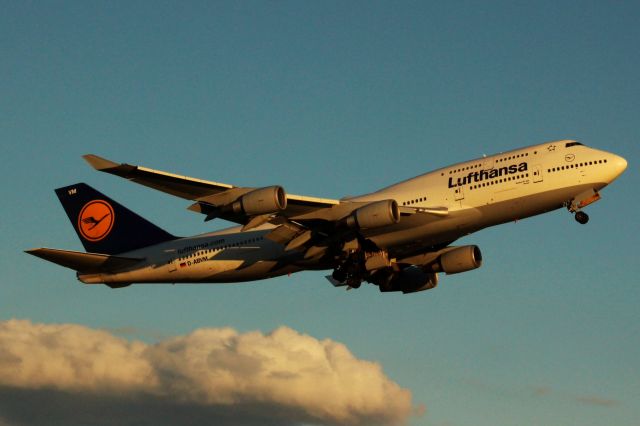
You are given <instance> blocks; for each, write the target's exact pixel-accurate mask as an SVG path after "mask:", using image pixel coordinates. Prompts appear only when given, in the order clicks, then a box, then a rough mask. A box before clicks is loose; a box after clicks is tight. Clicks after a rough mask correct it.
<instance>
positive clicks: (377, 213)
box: [343, 200, 400, 229]
mask: <svg viewBox="0 0 640 426" xmlns="http://www.w3.org/2000/svg"><path fill="white" fill-rule="evenodd" d="M399 221H400V209H399V208H398V203H397V202H396V201H395V200H382V201H375V202H373V203H370V204H367V205H366V206H363V207H360V208H358V209H356V210H355V211H354V212H353V213H351V214H350V215H349V216H347V217H346V218H345V219H343V223H344V224H346V226H348V227H349V228H355V229H371V228H380V227H383V226H388V225H393V224H395V223H398V222H399Z"/></svg>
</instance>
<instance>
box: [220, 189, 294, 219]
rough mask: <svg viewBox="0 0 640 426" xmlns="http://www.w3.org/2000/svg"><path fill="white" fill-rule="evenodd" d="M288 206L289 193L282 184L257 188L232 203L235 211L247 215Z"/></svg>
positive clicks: (266, 212) (273, 210) (272, 211)
mask: <svg viewBox="0 0 640 426" xmlns="http://www.w3.org/2000/svg"><path fill="white" fill-rule="evenodd" d="M286 208H287V194H286V192H285V191H284V188H282V187H281V186H277V185H276V186H268V187H265V188H260V189H255V190H253V191H251V192H249V193H247V194H244V195H243V196H242V197H240V198H238V199H237V200H236V201H234V202H233V203H232V204H231V209H232V210H233V212H234V213H237V214H245V215H247V216H257V215H262V214H269V213H275V212H278V211H281V210H284V209H286Z"/></svg>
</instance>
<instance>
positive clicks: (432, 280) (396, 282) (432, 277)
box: [378, 266, 438, 294]
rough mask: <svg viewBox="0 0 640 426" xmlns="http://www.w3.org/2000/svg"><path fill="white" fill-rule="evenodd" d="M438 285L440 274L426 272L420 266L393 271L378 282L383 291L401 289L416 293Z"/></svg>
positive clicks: (405, 291) (404, 291)
mask: <svg viewBox="0 0 640 426" xmlns="http://www.w3.org/2000/svg"><path fill="white" fill-rule="evenodd" d="M437 285H438V274H436V273H433V272H425V271H424V270H423V269H422V268H420V267H419V266H409V267H408V268H405V269H403V270H402V271H400V272H393V273H391V275H389V276H387V277H386V279H384V280H382V282H379V283H378V287H379V289H380V291H382V292H388V291H401V292H403V293H405V294H406V293H415V292H417V291H424V290H430V289H432V288H434V287H436V286H437Z"/></svg>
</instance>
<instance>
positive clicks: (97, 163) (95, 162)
mask: <svg viewBox="0 0 640 426" xmlns="http://www.w3.org/2000/svg"><path fill="white" fill-rule="evenodd" d="M82 158H84V159H85V161H86V162H87V163H89V165H90V166H91V167H93V168H94V169H96V170H105V169H112V168H115V167H118V166H119V165H120V164H118V163H114V162H113V161H111V160H107V159H106V158H102V157H98V156H97V155H94V154H87V155H83V156H82Z"/></svg>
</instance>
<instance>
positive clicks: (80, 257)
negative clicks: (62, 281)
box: [25, 248, 143, 273]
mask: <svg viewBox="0 0 640 426" xmlns="http://www.w3.org/2000/svg"><path fill="white" fill-rule="evenodd" d="M25 253H28V254H31V255H33V256H36V257H39V258H41V259H44V260H48V261H49V262H53V263H56V264H58V265H60V266H64V267H65V268H70V269H73V270H74V271H78V272H81V273H98V272H110V271H114V270H118V269H122V268H126V267H128V266H133V265H135V264H136V263H138V262H140V261H142V260H143V259H136V258H131V257H120V256H110V255H107V254H100V253H84V252H79V251H72V250H60V249H52V248H37V249H31V250H25Z"/></svg>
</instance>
